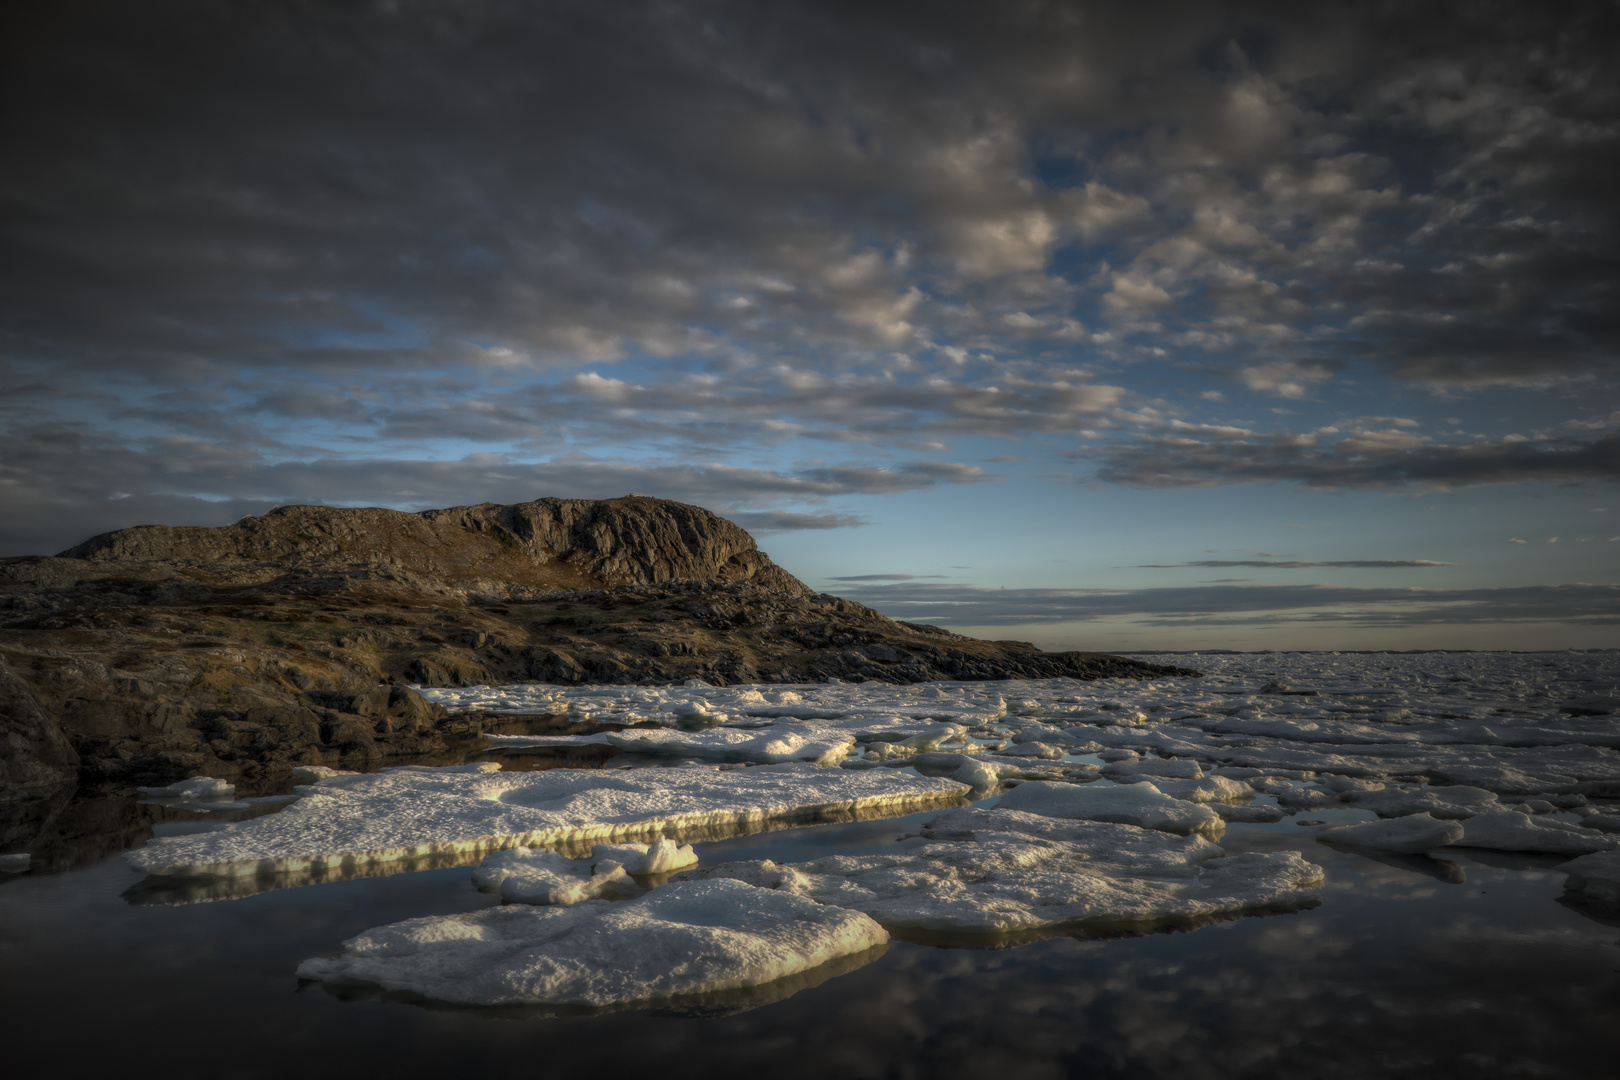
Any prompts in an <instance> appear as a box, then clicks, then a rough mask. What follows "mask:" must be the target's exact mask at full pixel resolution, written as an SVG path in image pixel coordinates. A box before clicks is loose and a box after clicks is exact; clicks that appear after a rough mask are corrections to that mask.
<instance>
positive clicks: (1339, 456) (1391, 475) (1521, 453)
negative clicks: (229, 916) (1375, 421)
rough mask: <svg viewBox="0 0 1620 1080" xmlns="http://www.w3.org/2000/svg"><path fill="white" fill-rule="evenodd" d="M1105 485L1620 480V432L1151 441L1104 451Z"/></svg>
mask: <svg viewBox="0 0 1620 1080" xmlns="http://www.w3.org/2000/svg"><path fill="white" fill-rule="evenodd" d="M1098 458H1099V459H1100V464H1099V466H1098V468H1097V471H1096V476H1097V478H1098V479H1101V480H1106V481H1110V482H1112V483H1119V484H1129V485H1133V486H1138V487H1201V486H1207V485H1210V484H1220V483H1254V482H1260V481H1292V482H1294V483H1298V484H1302V485H1304V486H1306V487H1315V488H1386V487H1405V486H1409V485H1425V486H1431V487H1441V488H1446V487H1472V486H1476V485H1480V484H1508V483H1518V482H1523V481H1540V482H1555V483H1562V482H1571V481H1581V480H1602V481H1614V480H1620V435H1611V436H1608V437H1606V438H1602V439H1597V440H1594V441H1592V442H1576V441H1573V440H1560V441H1553V440H1547V441H1544V442H1530V441H1527V440H1511V439H1503V440H1500V441H1496V442H1491V441H1488V440H1479V441H1476V442H1471V443H1464V444H1460V445H1450V446H1444V445H1429V444H1423V443H1422V442H1421V441H1419V440H1416V439H1415V438H1413V437H1411V436H1409V435H1406V434H1404V433H1402V432H1398V431H1397V432H1390V433H1371V434H1359V435H1353V436H1351V437H1347V438H1343V439H1338V440H1336V441H1335V440H1333V439H1332V438H1324V437H1322V436H1320V435H1317V434H1312V433H1305V434H1298V433H1293V432H1282V433H1279V434H1275V435H1271V436H1266V437H1261V438H1254V439H1229V440H1224V441H1214V440H1201V439H1188V438H1170V437H1149V438H1146V439H1144V440H1142V441H1140V442H1138V443H1133V444H1126V445H1115V446H1110V447H1106V448H1104V449H1102V450H1101V451H1100V452H1099V453H1098Z"/></svg>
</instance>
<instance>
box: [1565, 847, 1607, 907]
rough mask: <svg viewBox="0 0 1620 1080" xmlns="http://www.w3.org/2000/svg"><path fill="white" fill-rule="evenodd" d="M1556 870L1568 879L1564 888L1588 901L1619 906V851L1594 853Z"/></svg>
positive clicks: (1573, 860) (1572, 860) (1571, 861)
mask: <svg viewBox="0 0 1620 1080" xmlns="http://www.w3.org/2000/svg"><path fill="white" fill-rule="evenodd" d="M1558 869H1560V870H1562V871H1564V872H1565V873H1566V874H1568V875H1569V877H1568V878H1567V879H1566V880H1565V881H1564V888H1565V889H1566V890H1568V891H1569V892H1572V893H1578V894H1580V895H1581V896H1584V897H1586V898H1587V899H1589V900H1597V901H1600V902H1602V903H1605V904H1620V851H1594V852H1592V853H1591V854H1590V855H1582V856H1581V857H1580V858H1578V859H1571V860H1570V861H1569V862H1567V863H1565V864H1564V865H1562V866H1560V867H1559V868H1558Z"/></svg>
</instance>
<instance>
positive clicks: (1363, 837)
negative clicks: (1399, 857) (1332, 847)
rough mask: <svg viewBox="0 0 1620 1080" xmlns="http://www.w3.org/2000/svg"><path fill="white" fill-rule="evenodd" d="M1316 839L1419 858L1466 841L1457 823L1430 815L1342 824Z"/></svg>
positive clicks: (1322, 833)
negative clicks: (1431, 849) (1460, 841)
mask: <svg viewBox="0 0 1620 1080" xmlns="http://www.w3.org/2000/svg"><path fill="white" fill-rule="evenodd" d="M1316 838H1317V839H1318V840H1322V841H1325V842H1326V843H1330V844H1343V845H1345V846H1346V847H1359V848H1374V849H1376V850H1378V851H1393V852H1397V853H1401V854H1407V855H1417V854H1420V853H1422V852H1425V851H1428V850H1429V849H1430V848H1437V847H1444V846H1446V845H1447V844H1455V843H1457V841H1459V840H1461V839H1462V838H1463V827H1462V826H1461V825H1459V824H1458V823H1457V822H1456V821H1450V820H1441V819H1439V818H1435V817H1431V816H1430V815H1428V814H1411V815H1409V816H1407V817H1399V818H1391V819H1389V820H1387V821H1365V822H1362V823H1361V824H1360V825H1340V826H1339V827H1338V828H1335V829H1325V830H1323V831H1322V832H1320V833H1318V834H1317V836H1316Z"/></svg>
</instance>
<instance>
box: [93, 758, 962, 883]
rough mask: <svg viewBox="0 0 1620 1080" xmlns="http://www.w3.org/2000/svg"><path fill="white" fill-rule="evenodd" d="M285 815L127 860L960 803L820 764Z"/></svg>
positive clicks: (404, 777) (582, 773) (907, 782)
mask: <svg viewBox="0 0 1620 1080" xmlns="http://www.w3.org/2000/svg"><path fill="white" fill-rule="evenodd" d="M300 790H301V794H302V796H303V797H302V798H300V799H299V800H298V801H297V802H296V803H294V804H293V805H292V806H289V807H288V808H287V809H285V810H283V811H281V812H279V813H275V814H270V815H267V816H264V817H259V818H254V819H252V820H250V821H243V822H236V823H232V824H230V825H226V826H224V827H223V828H220V829H217V830H214V831H212V832H205V833H196V834H192V835H186V836H174V837H161V838H156V839H154V840H152V841H150V842H148V843H147V845H146V846H145V847H141V848H137V849H135V850H133V851H129V852H126V853H125V854H124V858H125V859H126V860H127V861H128V862H129V863H130V865H131V866H133V867H134V868H135V869H137V870H140V871H142V872H144V873H148V874H164V875H199V874H218V875H242V874H259V873H281V872H288V871H303V870H308V869H311V868H314V867H322V868H328V869H353V870H355V871H357V872H361V873H363V872H365V868H366V867H368V866H370V865H372V864H376V863H380V862H386V861H389V860H393V859H400V858H414V857H421V856H426V855H436V854H451V853H454V854H459V855H476V854H479V853H486V854H487V853H489V852H493V851H499V850H503V849H506V848H513V847H556V846H562V845H570V844H571V845H576V846H577V845H588V844H591V843H598V842H607V841H616V840H630V839H636V838H657V837H658V836H660V835H666V834H669V835H694V836H713V837H718V836H724V835H732V834H735V833H738V832H750V831H754V830H757V829H761V828H765V827H768V826H770V825H772V824H773V823H783V822H790V821H811V820H818V819H820V820H826V819H828V818H829V817H832V816H837V815H850V816H853V815H862V814H864V815H868V816H888V815H894V814H903V813H910V812H912V811H915V810H924V809H928V808H930V807H939V806H946V805H950V804H952V803H959V802H961V801H962V795H963V793H964V792H965V791H966V790H967V789H966V788H965V787H964V786H962V785H960V784H958V783H956V782H954V781H950V780H945V779H937V778H929V777H922V776H916V775H913V774H911V773H906V772H900V771H897V770H890V769H873V770H866V771H861V772H852V771H850V770H847V769H825V768H818V767H816V766H814V765H805V764H798V763H794V764H786V765H760V766H754V767H751V768H745V769H737V770H731V771H723V770H722V769H719V768H716V767H714V766H703V765H694V766H679V767H671V768H661V769H615V770H597V769H549V770H544V771H537V772H501V771H500V766H499V765H497V764H494V763H489V762H483V763H478V764H474V765H466V766H450V767H443V768H425V767H416V766H410V767H406V768H400V769H387V770H384V771H383V772H379V773H370V774H365V775H358V776H331V777H328V778H326V779H324V780H322V781H321V782H320V783H319V784H317V785H314V786H309V787H305V788H302V789H300Z"/></svg>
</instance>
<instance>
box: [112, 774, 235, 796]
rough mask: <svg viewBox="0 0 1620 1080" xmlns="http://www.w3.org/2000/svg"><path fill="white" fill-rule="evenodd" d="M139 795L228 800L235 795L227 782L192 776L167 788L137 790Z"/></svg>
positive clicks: (232, 785) (231, 784)
mask: <svg viewBox="0 0 1620 1080" xmlns="http://www.w3.org/2000/svg"><path fill="white" fill-rule="evenodd" d="M136 790H138V791H139V792H140V793H141V794H143V795H150V796H152V797H153V798H156V799H228V798H230V797H231V796H232V795H234V794H235V793H236V785H235V784H233V783H231V782H230V781H229V780H218V779H215V778H214V777H212V776H193V777H192V778H191V779H190V780H182V781H180V782H179V783H178V784H170V785H169V786H168V787H143V788H137V789H136Z"/></svg>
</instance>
